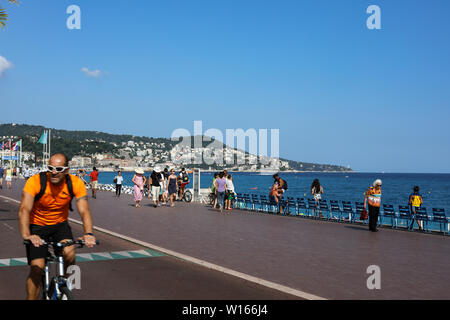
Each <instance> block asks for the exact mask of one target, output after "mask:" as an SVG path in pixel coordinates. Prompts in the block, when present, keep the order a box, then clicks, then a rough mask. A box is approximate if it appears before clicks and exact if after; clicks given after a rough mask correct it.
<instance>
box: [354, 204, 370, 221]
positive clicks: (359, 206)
mask: <svg viewBox="0 0 450 320" xmlns="http://www.w3.org/2000/svg"><path fill="white" fill-rule="evenodd" d="M363 210H364V202H355V214H354V215H353V220H352V222H355V221H356V220H358V221H360V222H362V223H364V224H367V223H368V220H369V219H367V220H364V221H362V220H360V217H361V213H362V212H363Z"/></svg>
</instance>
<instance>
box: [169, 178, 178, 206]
mask: <svg viewBox="0 0 450 320" xmlns="http://www.w3.org/2000/svg"><path fill="white" fill-rule="evenodd" d="M167 186H168V191H169V199H170V206H171V207H173V206H174V202H175V198H176V196H177V176H176V175H175V170H173V169H171V170H170V174H169V177H168V178H167Z"/></svg>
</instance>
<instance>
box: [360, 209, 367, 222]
mask: <svg viewBox="0 0 450 320" xmlns="http://www.w3.org/2000/svg"><path fill="white" fill-rule="evenodd" d="M367 218H368V214H367V210H366V208H364V209H363V211H362V212H361V216H360V217H359V220H367Z"/></svg>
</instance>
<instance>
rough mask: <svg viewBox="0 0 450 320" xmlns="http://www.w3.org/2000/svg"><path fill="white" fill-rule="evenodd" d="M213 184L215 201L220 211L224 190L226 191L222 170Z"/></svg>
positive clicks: (221, 209)
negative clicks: (214, 186) (214, 185)
mask: <svg viewBox="0 0 450 320" xmlns="http://www.w3.org/2000/svg"><path fill="white" fill-rule="evenodd" d="M215 184H216V194H217V203H218V204H219V209H220V212H222V211H223V207H224V200H225V192H226V191H227V182H226V181H225V179H224V177H223V172H221V173H220V174H219V178H217V179H216V181H215Z"/></svg>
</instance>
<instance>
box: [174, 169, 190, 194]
mask: <svg viewBox="0 0 450 320" xmlns="http://www.w3.org/2000/svg"><path fill="white" fill-rule="evenodd" d="M177 183H178V199H180V201H181V200H182V199H183V194H184V189H185V187H186V186H187V185H188V184H189V183H190V181H189V174H188V173H187V172H186V169H185V168H182V169H181V172H180V174H179V175H178V178H177Z"/></svg>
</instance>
